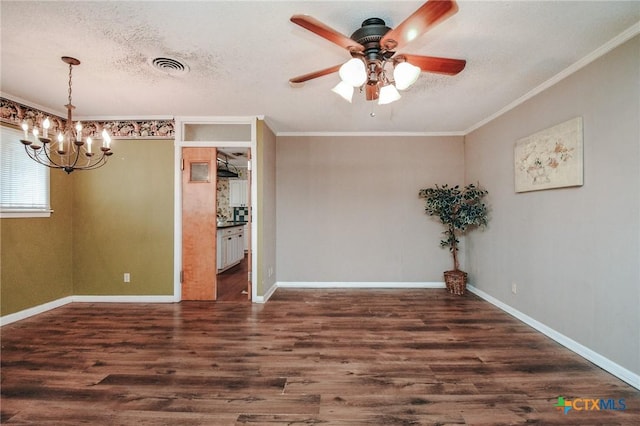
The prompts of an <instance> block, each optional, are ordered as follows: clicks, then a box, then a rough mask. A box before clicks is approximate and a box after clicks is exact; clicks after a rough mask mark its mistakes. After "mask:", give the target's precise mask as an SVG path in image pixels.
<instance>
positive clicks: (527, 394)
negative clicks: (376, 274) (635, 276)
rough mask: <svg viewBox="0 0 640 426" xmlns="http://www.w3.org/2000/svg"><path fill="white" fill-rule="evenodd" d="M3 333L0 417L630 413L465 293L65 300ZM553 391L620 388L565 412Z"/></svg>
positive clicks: (256, 421)
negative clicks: (609, 403) (597, 406)
mask: <svg viewBox="0 0 640 426" xmlns="http://www.w3.org/2000/svg"><path fill="white" fill-rule="evenodd" d="M1 333H2V336H1V337H2V353H1V359H2V372H1V376H2V389H1V400H0V402H1V418H0V421H1V422H2V423H3V424H37V425H48V424H55V425H78V424H92V425H132V424H135V425H244V424H250V425H303V424H304V425H310V424H330V425H347V426H349V425H459V424H470V425H499V424H544V425H551V424H579V425H591V424H594V425H595V424H606V425H637V424H640V392H639V391H638V390H636V389H634V388H633V387H631V386H629V385H627V384H625V383H624V382H622V381H620V380H618V379H617V378H615V377H613V376H611V375H610V374H608V373H606V372H604V371H603V370H601V369H600V368H598V367H596V366H594V365H593V364H591V363H589V362H588V361H586V360H584V359H582V358H581V357H579V356H577V355H575V354H573V353H572V352H570V351H569V350H567V349H565V348H563V347H561V346H560V345H558V344H557V343H555V342H553V341H552V340H550V339H548V338H546V337H545V336H543V335H541V334H539V333H538V332H536V331H534V330H533V329H531V328H530V327H528V326H526V325H524V324H522V323H521V322H519V321H518V320H516V319H514V318H512V317H510V316H509V315H507V314H505V313H503V312H501V311H499V310H498V309H497V308H495V307H493V306H492V305H490V304H488V303H486V302H484V301H482V300H481V299H479V298H477V297H476V296H474V295H466V296H463V297H459V296H451V295H448V294H447V293H446V292H445V291H444V290H440V289H436V290H407V291H398V290H393V291H392V290H283V289H279V290H278V291H277V292H276V293H275V294H274V295H273V297H272V298H271V300H270V301H269V302H268V303H267V304H265V305H255V304H250V303H209V302H183V303H179V304H155V305H152V304H149V305H146V304H145V305H133V304H81V303H75V304H71V305H67V306H64V307H61V308H58V309H56V310H53V311H50V312H47V313H44V314H41V315H39V316H37V317H34V318H30V319H26V320H23V321H20V322H17V323H14V324H10V325H8V326H5V327H3V328H2V329H1ZM559 396H563V397H565V398H566V400H569V401H571V400H574V401H575V400H576V399H577V398H582V399H587V398H589V399H596V398H601V399H605V400H608V399H613V400H615V401H619V400H621V399H622V400H624V402H625V405H626V409H625V410H602V409H601V410H577V409H574V410H570V411H569V412H568V413H567V414H564V413H563V412H562V411H560V410H559V409H558V408H557V407H555V406H554V405H556V404H557V401H558V397H559Z"/></svg>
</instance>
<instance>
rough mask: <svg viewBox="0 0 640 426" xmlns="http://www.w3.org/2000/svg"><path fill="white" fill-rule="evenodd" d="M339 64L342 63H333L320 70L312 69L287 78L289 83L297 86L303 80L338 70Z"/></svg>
mask: <svg viewBox="0 0 640 426" xmlns="http://www.w3.org/2000/svg"><path fill="white" fill-rule="evenodd" d="M341 66H342V64H340V65H334V66H332V67H329V68H325V69H323V70H320V71H314V72H310V73H309V74H304V75H299V76H298V77H293V78H291V79H289V84H290V85H292V86H294V87H298V86H299V85H301V84H302V83H304V82H305V81H309V80H312V79H314V78H318V77H322V76H324V75H327V74H332V73H334V72H338V70H339V69H340V67H341Z"/></svg>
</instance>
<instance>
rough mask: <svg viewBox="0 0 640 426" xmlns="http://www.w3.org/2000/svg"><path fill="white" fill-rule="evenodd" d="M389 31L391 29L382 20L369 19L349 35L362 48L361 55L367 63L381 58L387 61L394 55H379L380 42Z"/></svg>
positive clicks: (387, 53)
mask: <svg viewBox="0 0 640 426" xmlns="http://www.w3.org/2000/svg"><path fill="white" fill-rule="evenodd" d="M389 31H391V28H389V27H387V25H386V24H385V22H384V20H382V19H380V18H369V19H366V20H365V21H364V22H362V26H361V27H360V28H358V29H357V30H356V31H355V32H354V33H353V34H351V39H352V40H355V41H357V42H358V43H360V44H361V45H363V46H364V52H363V53H364V57H365V60H366V61H367V63H368V62H369V61H381V60H382V59H383V58H382V57H381V56H384V58H385V59H388V58H390V57H391V56H393V53H394V52H385V53H384V54H383V55H381V54H380V51H381V50H382V49H381V48H380V40H381V39H382V37H384V35H385V34H386V33H388V32H389Z"/></svg>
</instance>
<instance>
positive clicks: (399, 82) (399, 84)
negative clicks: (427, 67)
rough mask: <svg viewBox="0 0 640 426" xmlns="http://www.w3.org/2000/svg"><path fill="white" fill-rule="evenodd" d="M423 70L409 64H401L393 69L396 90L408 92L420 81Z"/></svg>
mask: <svg viewBox="0 0 640 426" xmlns="http://www.w3.org/2000/svg"><path fill="white" fill-rule="evenodd" d="M421 72H422V70H421V69H420V68H419V67H416V66H415V65H411V64H410V63H409V62H400V63H398V64H397V65H396V66H395V68H394V69H393V79H394V80H395V83H396V89H398V90H407V89H408V88H409V87H410V86H411V85H412V84H413V83H415V82H416V81H417V80H418V77H420V73H421Z"/></svg>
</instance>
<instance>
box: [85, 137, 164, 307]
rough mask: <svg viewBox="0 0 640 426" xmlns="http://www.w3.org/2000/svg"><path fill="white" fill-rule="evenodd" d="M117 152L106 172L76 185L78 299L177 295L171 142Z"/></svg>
mask: <svg viewBox="0 0 640 426" xmlns="http://www.w3.org/2000/svg"><path fill="white" fill-rule="evenodd" d="M112 147H113V151H114V155H113V157H111V159H110V160H109V163H108V164H107V165H106V166H105V167H102V168H101V169H98V170H94V171H91V172H81V173H82V175H81V176H77V177H76V180H75V182H74V183H75V186H74V197H73V212H74V233H73V291H74V294H75V295H172V294H173V217H174V215H173V200H174V197H173V179H174V178H173V173H174V172H173V141H172V140H117V141H114V142H113V144H112ZM125 272H128V273H129V274H131V282H130V283H125V282H124V281H123V276H124V273H125Z"/></svg>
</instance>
